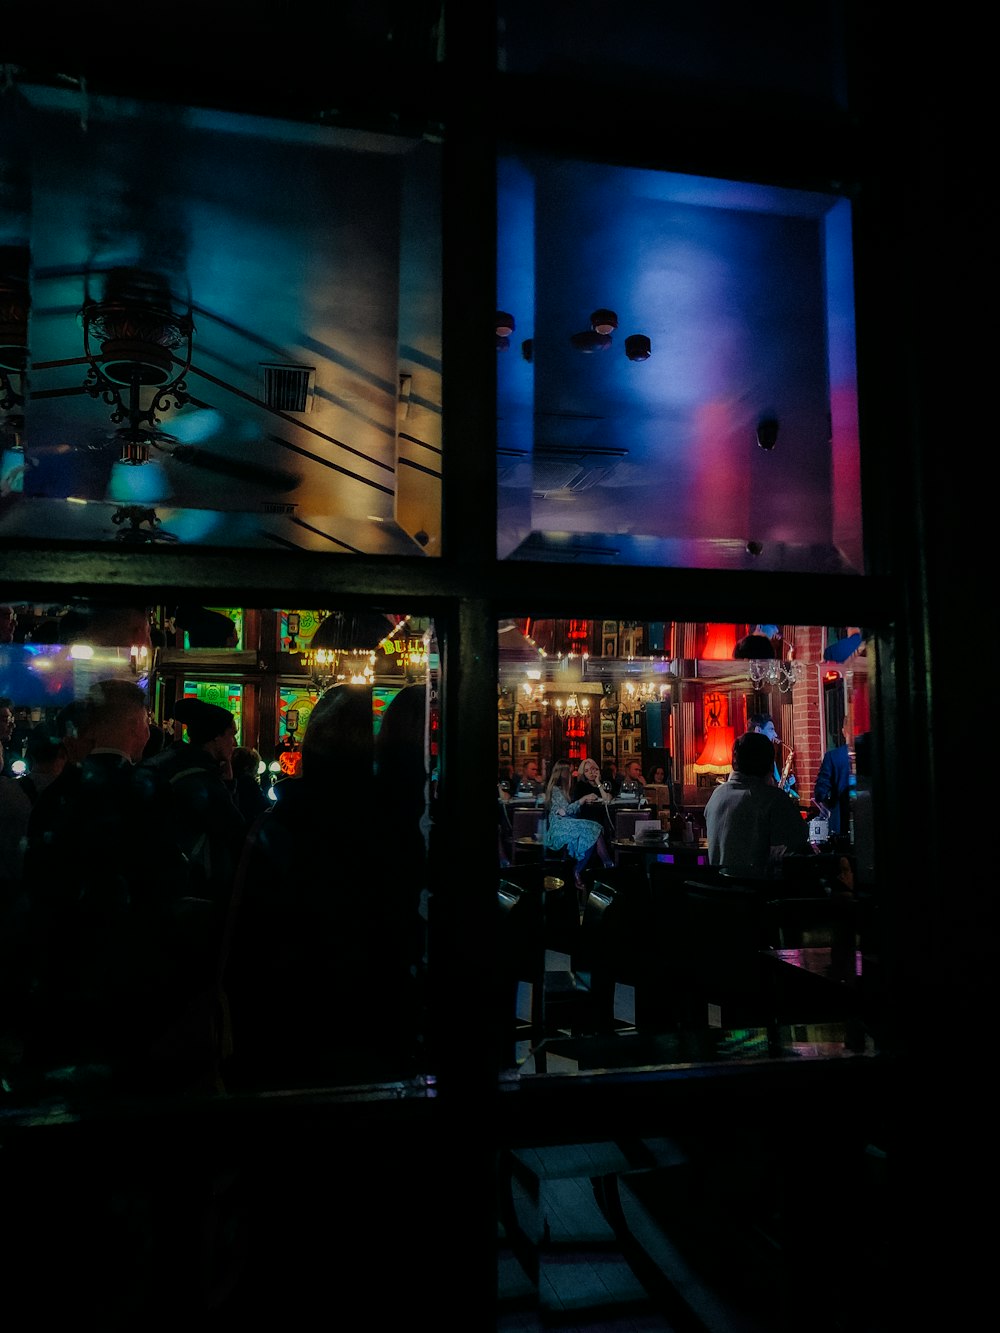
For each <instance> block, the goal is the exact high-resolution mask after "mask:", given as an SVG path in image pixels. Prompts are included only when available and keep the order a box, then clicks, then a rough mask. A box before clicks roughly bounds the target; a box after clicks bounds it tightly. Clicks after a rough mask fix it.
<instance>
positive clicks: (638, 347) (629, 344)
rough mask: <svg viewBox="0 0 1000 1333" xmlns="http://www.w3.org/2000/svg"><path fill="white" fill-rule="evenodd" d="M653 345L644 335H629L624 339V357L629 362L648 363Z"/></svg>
mask: <svg viewBox="0 0 1000 1333" xmlns="http://www.w3.org/2000/svg"><path fill="white" fill-rule="evenodd" d="M652 353H653V345H652V343H651V342H650V341H649V339H648V338H647V337H646V335H645V334H644V333H630V334H629V336H628V337H627V338H626V339H625V355H626V356H627V357H628V359H629V360H630V361H648V360H649V358H650V356H652Z"/></svg>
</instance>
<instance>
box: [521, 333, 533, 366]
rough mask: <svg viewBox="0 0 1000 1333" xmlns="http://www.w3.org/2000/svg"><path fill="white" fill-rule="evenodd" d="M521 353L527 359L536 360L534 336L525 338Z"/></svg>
mask: <svg viewBox="0 0 1000 1333" xmlns="http://www.w3.org/2000/svg"><path fill="white" fill-rule="evenodd" d="M521 355H522V356H523V357H524V359H525V361H532V360H534V356H535V340H534V338H525V340H524V342H523V343H522V344H521Z"/></svg>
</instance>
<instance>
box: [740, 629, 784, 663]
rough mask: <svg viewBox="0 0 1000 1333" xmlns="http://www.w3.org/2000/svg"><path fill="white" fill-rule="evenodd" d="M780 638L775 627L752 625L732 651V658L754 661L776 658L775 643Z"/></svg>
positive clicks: (777, 654)
mask: <svg viewBox="0 0 1000 1333" xmlns="http://www.w3.org/2000/svg"><path fill="white" fill-rule="evenodd" d="M780 638H781V631H780V630H779V629H778V626H777V625H754V626H753V628H752V629H751V631H750V633H749V634H745V635H744V636H743V638H742V639H740V641H739V643H738V644H737V645H736V647H735V648H734V649H733V657H735V658H738V659H741V660H746V659H748V658H749V659H751V660H755V661H761V660H769V659H772V658H775V657H778V656H780V654H779V652H778V649H777V641H778V639H780Z"/></svg>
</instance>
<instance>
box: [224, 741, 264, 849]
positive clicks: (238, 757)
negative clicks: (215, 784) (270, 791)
mask: <svg viewBox="0 0 1000 1333" xmlns="http://www.w3.org/2000/svg"><path fill="white" fill-rule="evenodd" d="M230 764H231V767H232V770H233V779H232V782H231V783H230V784H229V790H230V793H231V795H232V798H233V802H234V804H235V806H236V808H237V810H239V812H240V814H241V815H242V816H243V818H244V819H245V820H246V822H247V827H248V828H249V827H250V825H251V824H252V823H253V822H254V820H255V819H256V818H257V816H258V815H262V814H263V813H264V811H265V810H267V809H269V808H270V805H271V802H270V801H269V800H268V799H267V797H266V796H265V794H264V792H263V790H262V789H261V785H260V778H259V776H258V769H259V768H260V764H261V758H260V752H259V751H257V750H254V749H252V748H251V747H250V746H248V745H237V747H236V749H235V750H234V751H233V757H232V759H231V761H230Z"/></svg>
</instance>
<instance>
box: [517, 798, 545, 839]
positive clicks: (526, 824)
mask: <svg viewBox="0 0 1000 1333" xmlns="http://www.w3.org/2000/svg"><path fill="white" fill-rule="evenodd" d="M512 830H513V837H514V842H515V843H516V842H517V841H518V839H519V838H535V839H536V840H537V841H538V842H541V841H542V839H543V838H544V836H545V811H544V810H539V809H536V808H535V807H534V806H532V807H529V808H527V809H523V810H515V811H514V812H513V818H512Z"/></svg>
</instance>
